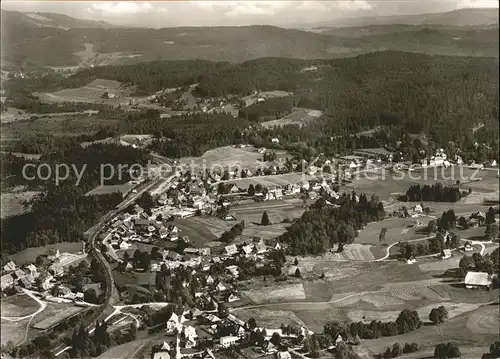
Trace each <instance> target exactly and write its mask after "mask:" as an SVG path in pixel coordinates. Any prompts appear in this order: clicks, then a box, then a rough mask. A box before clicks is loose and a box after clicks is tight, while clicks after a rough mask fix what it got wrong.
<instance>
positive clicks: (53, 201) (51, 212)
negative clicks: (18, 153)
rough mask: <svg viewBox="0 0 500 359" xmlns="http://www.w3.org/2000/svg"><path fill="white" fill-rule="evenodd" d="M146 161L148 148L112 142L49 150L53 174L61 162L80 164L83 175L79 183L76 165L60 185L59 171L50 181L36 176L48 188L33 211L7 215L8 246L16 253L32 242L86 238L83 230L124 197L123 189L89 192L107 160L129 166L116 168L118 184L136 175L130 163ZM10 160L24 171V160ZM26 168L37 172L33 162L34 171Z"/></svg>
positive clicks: (34, 244)
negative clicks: (131, 170) (130, 169)
mask: <svg viewBox="0 0 500 359" xmlns="http://www.w3.org/2000/svg"><path fill="white" fill-rule="evenodd" d="M146 162H147V155H146V153H145V152H144V151H141V150H137V149H133V148H131V147H130V148H129V147H121V146H117V145H111V144H94V145H91V146H89V147H86V148H81V147H80V146H76V147H71V148H69V149H67V150H65V151H61V152H57V153H51V154H47V155H43V156H42V157H41V158H40V163H46V164H48V165H49V166H50V168H51V169H52V174H55V173H56V172H55V170H56V166H57V165H58V164H60V163H63V164H68V166H73V167H72V168H76V169H77V170H78V172H79V174H80V175H81V178H80V181H79V182H78V186H75V184H76V183H77V181H78V177H77V174H76V173H75V171H74V170H70V171H69V173H68V176H67V179H65V180H62V181H61V183H59V184H58V185H57V184H55V182H54V181H55V179H54V178H53V177H54V176H52V177H51V178H50V179H49V180H47V181H44V180H41V179H38V180H36V183H37V184H38V186H40V187H39V189H42V192H41V193H40V194H39V195H37V196H36V197H35V198H34V199H33V200H32V201H31V202H30V203H29V204H30V205H31V211H30V212H27V213H23V214H20V215H16V216H11V217H8V218H5V219H2V227H1V235H2V238H3V246H2V252H3V253H6V254H10V253H15V252H18V251H20V250H22V249H25V248H29V247H37V246H44V245H47V244H54V243H58V242H76V241H80V240H81V239H82V234H83V232H85V231H86V230H87V229H88V228H89V227H90V226H92V225H93V224H94V223H95V222H96V220H97V219H99V218H100V217H101V216H103V215H104V214H105V213H107V212H109V211H110V210H112V209H113V208H114V207H116V205H117V204H118V203H120V202H121V201H122V196H121V194H119V193H112V194H103V195H98V196H96V195H94V196H86V195H85V194H86V193H87V192H88V191H89V190H90V189H92V188H94V187H95V186H97V185H99V184H100V183H101V180H102V176H103V175H104V176H109V175H110V173H104V174H102V173H101V165H102V164H105V163H107V164H111V165H113V166H114V168H115V169H118V168H120V167H119V165H121V166H123V168H122V172H120V173H118V171H115V173H114V176H113V178H111V179H110V180H109V181H107V182H106V183H105V184H117V183H124V182H127V181H129V180H130V179H131V175H130V173H129V172H128V171H126V170H125V167H127V166H128V167H130V166H131V165H132V164H135V163H138V164H145V163H146ZM10 163H11V165H12V166H15V168H16V171H22V168H21V169H19V166H21V164H22V163H23V162H22V161H19V162H15V161H11V162H10ZM13 163H15V165H14V164H13ZM128 167H127V168H128ZM26 172H27V175H28V176H35V178H37V175H36V169H33V168H31V172H30V171H29V170H28V171H26ZM33 172H35V173H33ZM105 172H106V171H105ZM15 173H17V172H15ZM63 174H64V173H61V176H62V175H63Z"/></svg>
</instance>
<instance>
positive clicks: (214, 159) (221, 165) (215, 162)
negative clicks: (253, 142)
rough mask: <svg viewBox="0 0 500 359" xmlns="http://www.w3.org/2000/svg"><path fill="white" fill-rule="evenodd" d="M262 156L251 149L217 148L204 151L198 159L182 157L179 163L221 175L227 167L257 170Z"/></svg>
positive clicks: (260, 164)
mask: <svg viewBox="0 0 500 359" xmlns="http://www.w3.org/2000/svg"><path fill="white" fill-rule="evenodd" d="M260 159H262V154H260V153H259V152H257V150H256V149H255V148H253V147H245V148H236V147H232V146H225V147H218V148H214V149H212V150H209V151H206V152H205V153H204V154H203V155H201V156H200V157H183V158H181V160H180V163H181V164H182V165H185V166H193V167H195V168H199V169H203V168H205V167H206V168H208V169H212V170H213V171H215V170H219V171H220V172H221V173H222V172H223V170H224V169H227V168H228V167H229V166H230V167H231V168H233V167H238V168H240V169H241V168H257V167H259V168H260V167H261V166H262V162H260V161H259V160H260Z"/></svg>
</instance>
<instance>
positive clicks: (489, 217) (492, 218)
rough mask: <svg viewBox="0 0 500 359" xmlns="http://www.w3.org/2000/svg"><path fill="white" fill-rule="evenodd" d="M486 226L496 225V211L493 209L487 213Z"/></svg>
mask: <svg viewBox="0 0 500 359" xmlns="http://www.w3.org/2000/svg"><path fill="white" fill-rule="evenodd" d="M484 223H485V224H486V225H488V224H492V223H495V210H494V209H493V207H490V208H489V209H488V212H486V220H485V222H484Z"/></svg>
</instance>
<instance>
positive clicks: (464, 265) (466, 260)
mask: <svg viewBox="0 0 500 359" xmlns="http://www.w3.org/2000/svg"><path fill="white" fill-rule="evenodd" d="M458 266H459V267H460V268H461V269H462V270H463V271H464V272H465V273H467V272H468V271H469V269H471V268H472V267H473V266H474V260H473V259H472V258H471V257H470V256H467V255H465V256H463V257H462V259H460V262H459V263H458Z"/></svg>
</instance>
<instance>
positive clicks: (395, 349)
mask: <svg viewBox="0 0 500 359" xmlns="http://www.w3.org/2000/svg"><path fill="white" fill-rule="evenodd" d="M419 349H420V347H419V346H418V344H417V343H411V344H409V343H405V345H404V347H402V346H401V344H399V343H394V345H393V346H392V349H391V348H386V350H385V352H384V353H380V354H377V355H375V359H390V358H397V357H399V356H400V355H402V354H409V353H415V352H417V351H419Z"/></svg>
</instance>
